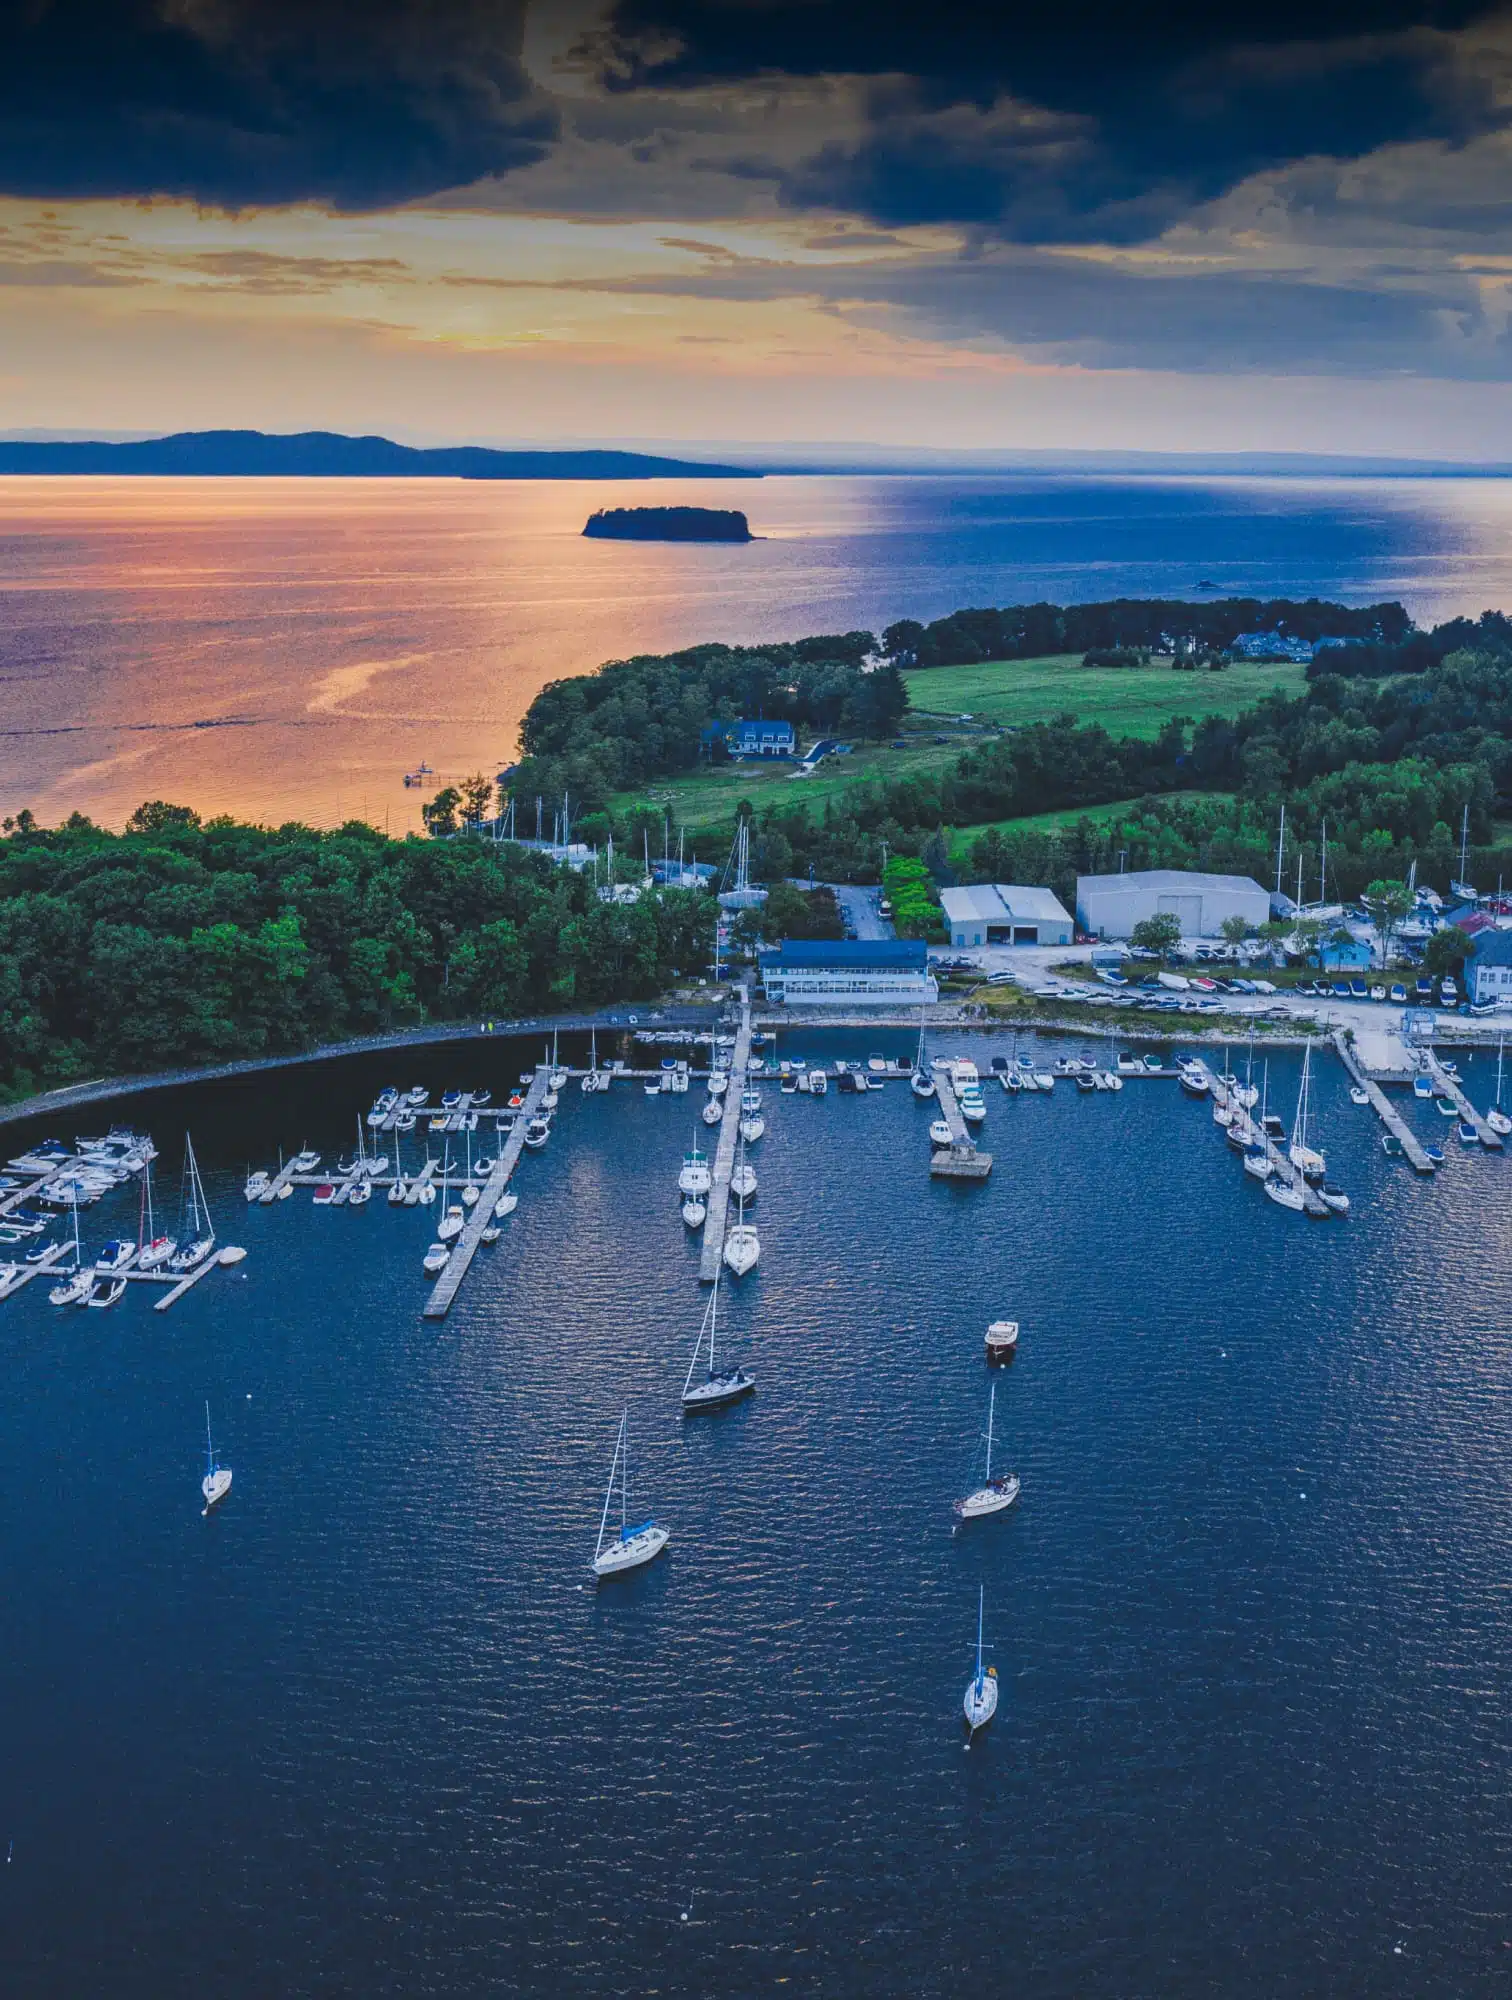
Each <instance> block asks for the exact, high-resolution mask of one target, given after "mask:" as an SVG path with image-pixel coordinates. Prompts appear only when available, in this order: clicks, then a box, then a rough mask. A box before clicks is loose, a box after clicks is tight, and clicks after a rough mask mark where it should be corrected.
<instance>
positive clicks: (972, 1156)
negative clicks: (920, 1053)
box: [929, 1063, 992, 1181]
mask: <svg viewBox="0 0 1512 2000" xmlns="http://www.w3.org/2000/svg"><path fill="white" fill-rule="evenodd" d="M934 1079H935V1097H936V1099H937V1101H938V1103H939V1106H940V1111H941V1114H942V1115H943V1117H944V1119H945V1123H946V1124H947V1125H948V1126H949V1127H950V1144H949V1145H948V1146H937V1147H936V1148H935V1150H934V1151H933V1152H932V1153H931V1154H930V1156H929V1171H930V1174H931V1176H932V1177H933V1178H934V1179H936V1180H942V1181H984V1180H986V1178H987V1176H988V1175H989V1174H990V1173H991V1172H992V1155H991V1153H983V1152H979V1151H978V1150H977V1146H976V1143H975V1141H974V1140H973V1139H972V1136H971V1133H970V1130H969V1129H968V1127H967V1124H966V1120H965V1118H964V1116H963V1115H962V1112H961V1101H960V1099H959V1098H958V1097H957V1096H956V1090H955V1078H954V1077H953V1076H952V1074H951V1072H950V1071H949V1070H948V1069H947V1068H946V1067H945V1065H944V1064H943V1063H941V1064H939V1065H938V1066H937V1067H936V1069H935V1072H934Z"/></svg>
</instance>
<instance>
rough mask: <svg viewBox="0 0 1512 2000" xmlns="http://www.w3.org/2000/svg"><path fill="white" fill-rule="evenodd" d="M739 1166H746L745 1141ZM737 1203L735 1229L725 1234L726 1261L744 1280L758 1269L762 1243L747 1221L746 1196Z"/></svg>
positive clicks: (732, 1177)
mask: <svg viewBox="0 0 1512 2000" xmlns="http://www.w3.org/2000/svg"><path fill="white" fill-rule="evenodd" d="M739 1164H740V1165H741V1166H742V1167H743V1166H744V1165H745V1141H744V1140H743V1139H742V1140H741V1144H740V1162H739ZM734 1184H735V1177H734V1175H733V1174H732V1175H731V1177H730V1185H731V1186H732V1187H733V1186H734ZM736 1201H737V1202H738V1204H739V1206H738V1209H737V1211H736V1213H737V1220H736V1223H735V1227H734V1228H733V1229H729V1230H726V1232H725V1242H724V1260H725V1263H726V1264H727V1265H728V1266H729V1268H730V1270H731V1271H732V1272H733V1273H734V1275H735V1276H736V1277H737V1278H743V1277H744V1276H745V1274H746V1272H747V1271H752V1270H754V1269H755V1268H756V1260H757V1259H758V1258H759V1257H760V1255H761V1241H760V1239H759V1237H758V1236H757V1234H756V1231H755V1230H754V1229H753V1228H752V1227H751V1225H750V1223H748V1222H747V1221H746V1219H745V1196H744V1195H737V1196H736Z"/></svg>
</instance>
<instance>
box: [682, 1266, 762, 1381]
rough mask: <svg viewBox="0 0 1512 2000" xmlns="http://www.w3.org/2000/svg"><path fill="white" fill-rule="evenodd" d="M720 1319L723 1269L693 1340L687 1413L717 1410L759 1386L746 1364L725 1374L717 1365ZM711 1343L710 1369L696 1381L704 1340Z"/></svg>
mask: <svg viewBox="0 0 1512 2000" xmlns="http://www.w3.org/2000/svg"><path fill="white" fill-rule="evenodd" d="M718 1319H719V1273H718V1272H717V1271H716V1272H715V1273H714V1289H713V1291H712V1292H710V1294H709V1303H708V1305H707V1306H706V1307H705V1308H704V1316H703V1325H702V1326H701V1327H700V1328H699V1329H698V1338H697V1340H696V1341H695V1342H694V1343H693V1359H692V1360H691V1361H690V1362H689V1363H688V1379H687V1380H686V1381H685V1382H684V1383H683V1392H682V1406H683V1412H684V1414H685V1415H686V1414H688V1413H689V1412H691V1411H694V1410H717V1409H718V1408H720V1406H721V1405H722V1404H725V1403H734V1402H738V1401H739V1399H740V1398H741V1397H742V1396H748V1395H749V1394H750V1393H751V1391H752V1390H753V1389H754V1388H755V1387H756V1377H755V1376H754V1375H752V1374H751V1373H750V1372H749V1371H748V1370H747V1369H744V1368H728V1369H726V1370H725V1372H724V1373H723V1374H722V1375H721V1374H718V1373H716V1372H715V1368H714V1330H715V1326H716V1324H717V1323H718ZM705 1339H707V1341H708V1344H709V1369H708V1373H707V1375H706V1376H705V1377H704V1379H703V1381H701V1382H697V1383H695V1382H694V1380H693V1374H694V1371H695V1369H696V1368H697V1367H698V1357H699V1356H700V1355H701V1354H702V1353H703V1350H704V1341H705Z"/></svg>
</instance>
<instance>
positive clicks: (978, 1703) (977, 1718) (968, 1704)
mask: <svg viewBox="0 0 1512 2000" xmlns="http://www.w3.org/2000/svg"><path fill="white" fill-rule="evenodd" d="M985 1594H986V1593H985V1589H984V1587H983V1586H981V1585H978V1587H977V1652H976V1673H975V1674H974V1675H973V1677H972V1679H971V1681H970V1683H969V1684H968V1686H967V1689H966V1696H965V1699H964V1701H963V1702H962V1704H961V1708H962V1712H963V1714H964V1715H965V1717H966V1727H967V1728H968V1729H969V1730H970V1732H971V1734H972V1735H973V1736H975V1735H976V1733H977V1731H978V1730H979V1729H983V1728H985V1727H986V1725H987V1724H988V1723H989V1722H991V1720H992V1718H993V1716H995V1715H996V1714H997V1705H998V1684H997V1668H996V1667H989V1668H988V1669H987V1671H986V1672H985V1673H983V1671H982V1608H983V1603H984V1601H985Z"/></svg>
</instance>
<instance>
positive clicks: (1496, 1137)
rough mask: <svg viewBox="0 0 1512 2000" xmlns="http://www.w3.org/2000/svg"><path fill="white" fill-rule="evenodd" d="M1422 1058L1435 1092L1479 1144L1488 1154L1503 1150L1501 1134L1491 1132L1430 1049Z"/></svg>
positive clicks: (1461, 1089)
mask: <svg viewBox="0 0 1512 2000" xmlns="http://www.w3.org/2000/svg"><path fill="white" fill-rule="evenodd" d="M1424 1057H1425V1060H1426V1063H1427V1067H1428V1069H1429V1071H1430V1073H1431V1074H1432V1077H1433V1084H1434V1088H1435V1090H1436V1091H1437V1092H1438V1093H1439V1095H1440V1096H1441V1097H1447V1098H1448V1100H1449V1102H1450V1103H1451V1104H1452V1105H1453V1106H1454V1108H1455V1110H1456V1111H1457V1112H1458V1113H1459V1115H1460V1117H1461V1118H1462V1119H1463V1120H1464V1121H1465V1123H1466V1124H1467V1125H1469V1126H1470V1127H1471V1128H1472V1129H1473V1131H1474V1133H1475V1136H1476V1138H1477V1139H1479V1140H1480V1142H1481V1144H1482V1145H1483V1146H1484V1147H1485V1148H1486V1149H1487V1150H1488V1151H1489V1152H1492V1153H1500V1152H1501V1151H1502V1150H1503V1146H1502V1137H1501V1134H1500V1133H1499V1132H1493V1131H1492V1130H1491V1127H1490V1126H1489V1125H1488V1124H1487V1123H1486V1121H1485V1119H1484V1118H1482V1116H1481V1115H1480V1113H1479V1112H1478V1111H1477V1110H1476V1108H1475V1106H1474V1105H1473V1104H1472V1103H1471V1102H1470V1100H1469V1098H1468V1097H1466V1095H1465V1092H1464V1087H1463V1085H1461V1084H1458V1083H1456V1082H1455V1080H1454V1078H1453V1077H1452V1076H1449V1075H1446V1073H1445V1070H1444V1065H1443V1064H1442V1063H1441V1062H1440V1061H1439V1059H1438V1057H1437V1056H1436V1055H1435V1054H1434V1053H1433V1051H1432V1049H1426V1050H1425V1051H1424Z"/></svg>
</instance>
